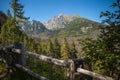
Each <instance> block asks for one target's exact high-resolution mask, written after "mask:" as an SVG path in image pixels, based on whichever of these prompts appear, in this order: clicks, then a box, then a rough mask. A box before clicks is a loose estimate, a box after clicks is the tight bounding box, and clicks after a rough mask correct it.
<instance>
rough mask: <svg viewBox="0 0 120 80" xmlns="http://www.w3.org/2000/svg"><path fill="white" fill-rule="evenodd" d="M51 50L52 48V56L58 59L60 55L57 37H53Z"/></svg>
mask: <svg viewBox="0 0 120 80" xmlns="http://www.w3.org/2000/svg"><path fill="white" fill-rule="evenodd" d="M53 50H54V51H53V52H54V53H53V57H54V58H58V59H59V58H60V57H61V56H60V45H59V42H58V39H57V38H55V39H54V45H53Z"/></svg>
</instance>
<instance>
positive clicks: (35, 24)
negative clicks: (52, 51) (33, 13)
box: [23, 14, 103, 38]
mask: <svg viewBox="0 0 120 80" xmlns="http://www.w3.org/2000/svg"><path fill="white" fill-rule="evenodd" d="M100 26H103V25H101V24H100V23H97V22H94V21H91V20H88V19H85V18H82V17H80V16H78V15H75V14H74V15H70V16H68V15H64V14H60V15H58V16H55V17H53V18H52V19H50V20H48V21H47V22H45V23H41V22H39V21H35V20H33V21H26V22H25V23H24V24H23V30H24V31H25V32H26V33H27V34H28V35H30V36H32V37H39V38H40V37H41V38H42V37H75V36H88V37H93V34H94V33H95V34H94V36H95V37H96V36H98V35H99V34H100V31H99V27H100Z"/></svg>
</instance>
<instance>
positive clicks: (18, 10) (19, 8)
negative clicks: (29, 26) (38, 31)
mask: <svg viewBox="0 0 120 80" xmlns="http://www.w3.org/2000/svg"><path fill="white" fill-rule="evenodd" d="M10 4H11V8H12V10H13V18H14V20H15V23H18V22H21V21H23V20H26V19H28V18H26V17H25V16H24V11H23V8H24V6H23V5H22V4H20V3H19V0H12V2H11V3H10Z"/></svg>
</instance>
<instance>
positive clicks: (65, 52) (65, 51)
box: [61, 38, 70, 60]
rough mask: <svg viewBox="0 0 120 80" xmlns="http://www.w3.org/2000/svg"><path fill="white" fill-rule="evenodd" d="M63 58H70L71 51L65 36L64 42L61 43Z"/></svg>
mask: <svg viewBox="0 0 120 80" xmlns="http://www.w3.org/2000/svg"><path fill="white" fill-rule="evenodd" d="M61 59H63V60H68V59H70V52H69V47H68V42H67V40H66V38H63V43H62V45H61Z"/></svg>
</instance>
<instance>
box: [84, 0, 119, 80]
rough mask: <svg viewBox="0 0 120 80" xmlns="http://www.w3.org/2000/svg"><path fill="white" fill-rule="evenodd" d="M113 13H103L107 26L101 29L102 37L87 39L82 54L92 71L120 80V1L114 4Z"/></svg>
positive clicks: (117, 0)
mask: <svg viewBox="0 0 120 80" xmlns="http://www.w3.org/2000/svg"><path fill="white" fill-rule="evenodd" d="M112 7H113V8H114V9H116V10H115V11H113V12H109V11H106V12H102V14H101V17H102V16H103V17H104V19H105V20H103V22H105V24H107V25H106V26H104V27H102V28H101V35H100V36H99V37H98V39H97V40H92V39H86V40H85V41H84V42H82V44H83V48H82V52H83V54H84V55H85V58H86V59H87V61H88V63H89V64H90V65H91V67H92V70H93V71H95V72H98V73H100V74H103V75H108V76H111V77H113V78H115V79H116V80H119V79H120V77H119V76H120V73H119V72H120V68H119V66H120V15H119V14H120V11H119V10H120V0H116V2H115V3H113V4H112Z"/></svg>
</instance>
